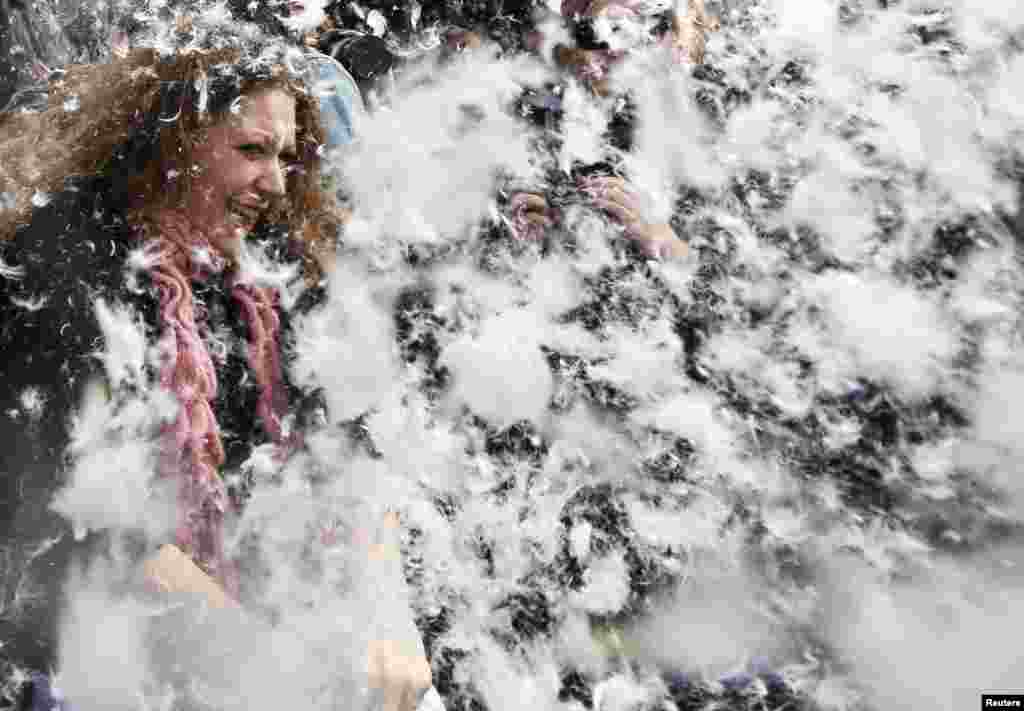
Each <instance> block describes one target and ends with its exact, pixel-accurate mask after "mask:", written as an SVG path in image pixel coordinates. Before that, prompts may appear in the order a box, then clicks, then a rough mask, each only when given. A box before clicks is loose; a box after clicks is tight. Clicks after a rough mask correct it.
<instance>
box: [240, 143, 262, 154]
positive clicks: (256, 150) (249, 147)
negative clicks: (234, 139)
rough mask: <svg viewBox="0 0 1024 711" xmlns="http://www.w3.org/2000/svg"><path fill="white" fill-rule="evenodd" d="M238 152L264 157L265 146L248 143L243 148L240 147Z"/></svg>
mask: <svg viewBox="0 0 1024 711" xmlns="http://www.w3.org/2000/svg"><path fill="white" fill-rule="evenodd" d="M238 150H240V151H241V152H242V153H245V154H246V155H249V156H259V155H263V146H260V145H257V144H255V143H246V144H245V145H243V146H239V147H238Z"/></svg>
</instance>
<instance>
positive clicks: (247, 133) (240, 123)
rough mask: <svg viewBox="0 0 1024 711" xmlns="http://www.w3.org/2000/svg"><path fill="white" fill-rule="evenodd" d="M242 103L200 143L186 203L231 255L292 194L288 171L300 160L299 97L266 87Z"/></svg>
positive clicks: (195, 222)
mask: <svg viewBox="0 0 1024 711" xmlns="http://www.w3.org/2000/svg"><path fill="white" fill-rule="evenodd" d="M236 108H237V111H234V110H233V111H230V112H228V113H227V114H226V117H225V118H224V119H223V120H221V121H219V122H218V123H217V124H215V125H214V126H212V127H211V128H210V129H208V130H207V131H206V137H205V140H203V141H202V143H200V144H199V145H197V146H196V147H195V148H194V150H193V158H194V163H195V168H196V169H197V174H195V175H194V177H193V178H192V186H191V190H190V192H189V194H188V195H187V196H186V198H185V205H184V208H185V214H186V216H187V217H188V218H189V220H190V221H191V223H192V225H193V227H194V228H195V229H197V230H199V231H200V232H202V233H203V234H205V236H206V237H207V239H208V240H209V241H210V244H211V246H212V247H213V248H214V249H215V250H216V251H218V252H219V253H220V254H221V255H222V256H225V257H229V258H230V257H233V256H235V255H236V254H237V252H238V248H239V246H240V244H241V240H242V239H243V238H244V237H245V235H246V234H247V233H248V232H250V231H251V230H252V229H253V227H255V225H256V223H257V222H259V221H260V219H261V218H262V217H263V216H264V215H265V214H266V213H267V211H268V210H269V209H270V207H271V206H272V205H274V204H275V203H276V202H277V201H280V200H282V199H284V197H285V196H286V195H287V191H286V185H287V183H286V178H287V174H288V172H289V170H290V168H291V166H292V165H293V164H294V162H295V161H296V138H295V132H296V120H295V99H294V97H292V96H291V95H290V94H288V93H287V92H286V91H284V90H282V89H265V90H262V91H257V92H254V93H252V94H248V95H246V96H243V97H242V99H241V100H240V101H239V103H238V104H237V106H236Z"/></svg>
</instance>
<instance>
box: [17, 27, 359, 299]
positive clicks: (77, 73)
mask: <svg viewBox="0 0 1024 711" xmlns="http://www.w3.org/2000/svg"><path fill="white" fill-rule="evenodd" d="M277 59H278V61H277V63H274V62H272V61H271V60H268V58H267V57H266V56H263V57H260V56H252V55H250V56H248V57H247V56H245V55H244V53H243V51H242V50H240V49H238V48H236V47H230V48H221V49H212V50H188V51H181V52H177V53H174V54H171V55H169V56H161V55H160V54H159V52H158V51H157V50H154V49H137V50H134V51H132V52H130V53H129V54H128V55H127V56H126V57H123V58H121V59H118V60H115V61H113V62H109V63H106V64H95V65H75V66H70V67H68V68H67V69H66V71H65V73H64V75H63V76H62V77H61V78H60V79H59V80H57V81H55V82H53V83H52V84H51V86H50V96H49V102H48V106H47V108H46V109H45V110H44V111H41V112H38V113H11V114H8V115H0V193H6V196H4V197H5V198H6V199H4V200H0V240H3V239H9V238H10V237H12V236H13V235H14V233H15V232H16V231H17V229H18V228H19V227H20V226H21V225H24V224H26V223H27V222H28V221H29V220H30V219H31V214H32V211H33V209H34V206H35V203H37V202H38V201H39V197H38V196H45V195H47V194H51V193H58V192H60V191H61V190H62V189H63V187H64V185H65V182H66V181H67V180H68V179H70V178H75V177H86V176H95V175H105V176H107V177H110V178H112V179H113V180H114V183H115V185H116V188H115V190H116V199H117V200H118V201H121V203H122V204H120V205H118V206H119V207H122V208H124V209H125V210H126V212H127V213H128V214H129V216H130V217H131V218H134V219H133V220H132V221H133V222H135V223H136V224H138V221H141V222H142V223H146V222H148V221H149V219H150V218H151V217H152V216H153V215H155V214H157V213H158V212H160V211H162V210H164V209H166V208H168V207H174V206H175V205H177V204H180V203H181V202H182V201H183V199H184V198H185V196H187V195H188V193H189V191H190V190H191V188H192V177H193V171H192V170H191V169H190V167H191V166H192V155H193V151H194V149H195V147H196V146H197V145H198V143H200V142H201V141H202V140H203V138H204V133H205V130H206V129H207V128H209V127H210V126H212V125H213V124H215V123H216V122H217V121H218V120H220V119H221V118H222V117H223V115H225V114H226V113H228V112H229V111H230V110H231V109H232V104H233V101H234V100H235V99H237V97H239V96H241V95H244V94H247V93H251V92H254V91H258V90H262V89H270V88H281V89H284V90H286V91H288V92H289V93H290V94H291V95H292V96H294V98H295V111H296V126H297V136H296V143H297V149H298V155H299V161H300V167H299V169H298V170H295V171H292V172H291V173H290V174H289V175H288V178H287V198H286V199H284V200H282V201H280V202H279V203H278V204H277V207H276V208H275V210H274V211H273V212H272V213H271V214H270V215H268V216H267V218H266V220H267V222H269V223H271V224H274V225H278V226H283V227H286V228H287V229H288V232H289V233H290V234H291V235H292V238H293V239H295V240H297V241H298V242H300V243H301V247H302V252H303V256H304V261H305V263H304V266H305V267H306V274H307V277H309V278H311V279H315V278H317V277H318V276H319V275H320V274H321V273H322V270H323V267H324V266H325V261H326V260H327V259H328V258H329V254H330V252H331V247H332V246H333V244H334V238H335V236H336V234H337V232H338V230H339V229H340V228H341V226H342V223H343V215H342V212H341V211H340V210H339V209H338V207H337V206H336V205H335V202H334V200H333V197H332V195H330V194H329V193H328V192H327V191H326V190H325V189H324V187H323V185H322V182H323V181H322V175H321V161H320V155H321V152H320V150H319V149H320V146H321V145H322V144H323V142H324V130H323V127H322V125H321V122H320V111H319V106H318V103H317V100H316V97H315V96H312V95H311V94H310V93H309V92H308V91H307V90H306V89H305V87H304V85H303V82H302V80H301V78H300V77H298V76H296V71H295V70H294V68H293V67H289V66H288V61H287V60H286V59H282V58H280V57H278V58H277ZM292 59H294V58H292ZM218 90H219V91H218ZM169 106H170V108H171V109H172V110H173V111H174V114H172V115H171V117H170V120H163V119H162V117H161V115H162V114H166V113H167V111H168V108H169ZM4 203H6V205H5V204H4ZM115 204H116V203H115ZM5 208H6V209H5Z"/></svg>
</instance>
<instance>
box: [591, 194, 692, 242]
mask: <svg viewBox="0 0 1024 711" xmlns="http://www.w3.org/2000/svg"><path fill="white" fill-rule="evenodd" d="M581 188H582V191H583V194H584V195H586V196H587V197H588V199H589V202H590V204H591V205H592V206H593V207H596V208H597V209H599V210H601V211H603V212H605V213H607V214H608V215H609V216H610V217H612V218H613V219H614V220H616V221H617V222H619V223H620V224H621V225H622V226H623V227H624V228H625V232H624V234H625V237H626V238H627V239H630V240H632V241H633V242H635V243H636V244H637V246H639V247H640V250H641V251H642V252H643V253H644V254H645V255H647V256H648V257H653V258H655V259H680V258H683V257H685V256H686V255H687V254H688V253H689V247H688V246H687V244H686V242H684V241H683V240H681V239H679V237H678V236H676V233H675V232H674V231H673V229H672V227H671V226H670V225H668V224H666V223H657V222H656V223H650V222H647V221H646V220H644V218H643V213H642V210H641V207H640V198H639V196H638V195H637V194H636V192H635V191H634V190H633V189H632V188H631V187H629V186H628V185H627V184H626V181H625V180H623V179H622V178H615V177H594V178H586V179H584V181H583V183H582V185H581Z"/></svg>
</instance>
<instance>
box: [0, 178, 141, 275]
mask: <svg viewBox="0 0 1024 711" xmlns="http://www.w3.org/2000/svg"><path fill="white" fill-rule="evenodd" d="M107 203H108V200H107V198H106V196H105V195H104V193H103V190H102V185H101V184H98V182H97V181H95V180H88V181H86V180H80V181H73V182H69V183H68V185H67V186H66V187H65V189H64V190H63V191H61V192H60V193H58V194H56V195H52V196H42V195H38V196H37V198H36V208H35V210H34V212H33V213H32V216H31V219H30V220H29V222H28V223H27V224H25V225H24V226H22V227H21V228H20V229H18V230H17V231H16V232H15V234H14V236H13V237H12V238H11V239H10V240H9V241H7V242H6V243H4V245H3V261H4V263H5V264H7V265H8V267H10V269H11V270H12V271H11V275H12V276H15V277H17V278H16V281H17V282H18V285H19V286H20V287H21V289H22V290H27V291H36V290H40V289H42V290H48V291H56V292H59V291H63V290H69V289H72V288H73V287H75V286H79V285H82V284H85V285H91V286H100V285H101V284H105V283H107V282H110V281H111V279H112V278H113V277H114V276H116V275H117V274H118V273H119V272H120V271H121V269H122V268H123V266H124V263H125V260H126V259H127V253H128V247H129V239H128V236H129V234H130V229H129V227H128V225H127V223H126V221H125V218H124V216H123V214H122V212H121V211H120V210H119V209H117V208H113V207H111V206H109V205H108V204H107Z"/></svg>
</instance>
